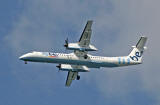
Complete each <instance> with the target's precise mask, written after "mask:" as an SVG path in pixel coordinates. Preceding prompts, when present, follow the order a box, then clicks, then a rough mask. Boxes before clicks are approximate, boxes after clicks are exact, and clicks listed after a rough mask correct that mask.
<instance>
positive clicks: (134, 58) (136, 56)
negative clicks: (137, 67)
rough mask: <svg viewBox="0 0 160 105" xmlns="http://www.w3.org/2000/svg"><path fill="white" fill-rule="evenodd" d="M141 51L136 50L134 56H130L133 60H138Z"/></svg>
mask: <svg viewBox="0 0 160 105" xmlns="http://www.w3.org/2000/svg"><path fill="white" fill-rule="evenodd" d="M142 54H143V51H136V52H135V55H134V56H130V58H131V59H132V60H134V61H138V60H139V58H141V57H142Z"/></svg>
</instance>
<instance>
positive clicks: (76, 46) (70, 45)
mask: <svg viewBox="0 0 160 105" xmlns="http://www.w3.org/2000/svg"><path fill="white" fill-rule="evenodd" d="M66 48H67V49H68V50H80V51H97V48H96V47H94V46H93V45H89V46H88V47H81V46H80V45H79V44H78V43H68V45H67V46H66Z"/></svg>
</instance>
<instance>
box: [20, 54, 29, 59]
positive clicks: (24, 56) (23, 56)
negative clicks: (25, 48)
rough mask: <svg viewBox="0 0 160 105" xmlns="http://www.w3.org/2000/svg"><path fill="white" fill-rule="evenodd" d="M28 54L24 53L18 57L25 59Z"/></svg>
mask: <svg viewBox="0 0 160 105" xmlns="http://www.w3.org/2000/svg"><path fill="white" fill-rule="evenodd" d="M27 56H28V54H24V55H22V56H20V57H19V60H25V59H26V58H27Z"/></svg>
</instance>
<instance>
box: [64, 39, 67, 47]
mask: <svg viewBox="0 0 160 105" xmlns="http://www.w3.org/2000/svg"><path fill="white" fill-rule="evenodd" d="M64 47H66V48H67V47H68V38H67V39H66V40H65V44H64Z"/></svg>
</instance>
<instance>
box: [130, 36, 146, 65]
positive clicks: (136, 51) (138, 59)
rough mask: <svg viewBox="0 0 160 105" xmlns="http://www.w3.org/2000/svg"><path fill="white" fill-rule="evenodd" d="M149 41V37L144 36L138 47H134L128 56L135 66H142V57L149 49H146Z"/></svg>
mask: <svg viewBox="0 0 160 105" xmlns="http://www.w3.org/2000/svg"><path fill="white" fill-rule="evenodd" d="M146 41H147V37H145V36H142V37H141V38H140V40H139V41H138V43H137V44H136V46H132V47H133V50H132V51H131V53H130V54H129V55H128V57H129V58H130V59H131V62H132V63H134V64H141V63H142V57H143V52H144V50H146V49H147V47H145V43H146Z"/></svg>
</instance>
